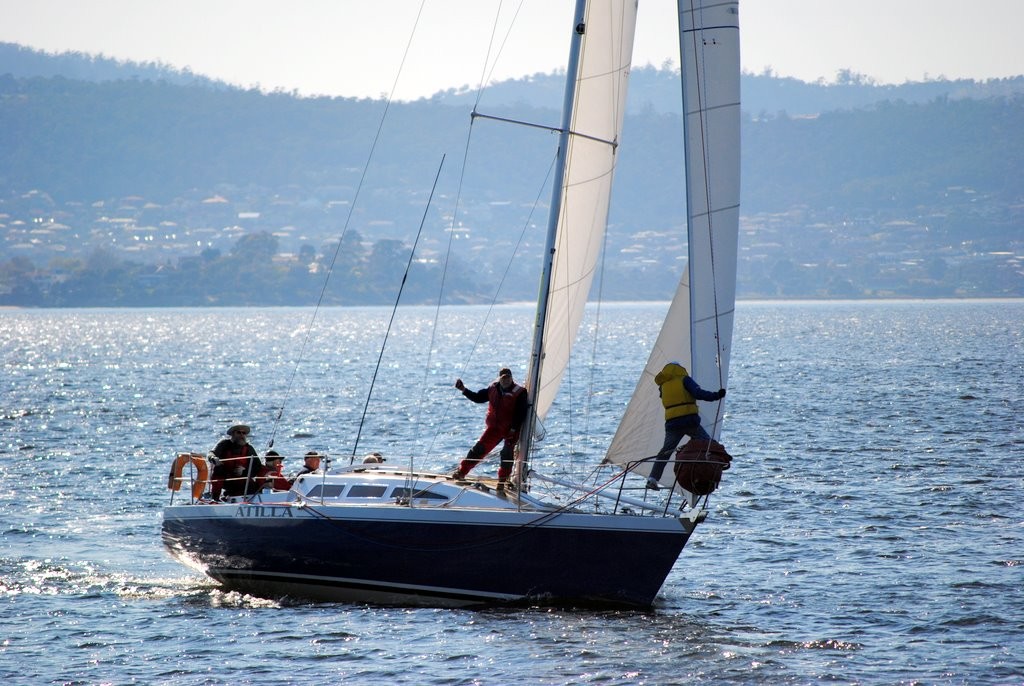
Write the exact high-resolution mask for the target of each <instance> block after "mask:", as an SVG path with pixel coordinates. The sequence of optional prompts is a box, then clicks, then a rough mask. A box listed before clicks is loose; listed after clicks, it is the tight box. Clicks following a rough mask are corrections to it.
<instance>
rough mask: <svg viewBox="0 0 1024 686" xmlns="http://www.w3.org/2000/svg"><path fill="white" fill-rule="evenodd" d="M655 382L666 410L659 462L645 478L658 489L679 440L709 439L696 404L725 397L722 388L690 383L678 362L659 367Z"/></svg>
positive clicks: (688, 377) (648, 483)
mask: <svg viewBox="0 0 1024 686" xmlns="http://www.w3.org/2000/svg"><path fill="white" fill-rule="evenodd" d="M654 383H656V384H658V394H659V395H660V396H661V404H662V406H663V407H664V408H665V443H664V444H663V445H662V446H661V451H660V452H658V459H657V460H656V461H655V462H654V467H652V468H651V475H650V476H649V477H647V487H648V488H651V489H654V490H657V489H658V488H659V485H658V481H659V480H660V479H661V475H662V474H663V473H664V472H665V465H666V464H668V458H669V455H670V454H671V453H672V451H673V450H675V449H676V446H678V445H679V441H681V440H683V436H689V437H690V438H695V439H698V440H704V441H710V440H711V437H710V436H708V432H707V431H705V430H704V427H703V426H701V425H700V414H698V411H697V401H698V400H707V401H713V400H721V399H722V398H724V397H725V389H724V388H721V389H719V390H718V391H717V392H716V391H705V390H704V389H703V388H701V387H700V386H699V385H698V384H697V382H696V381H694V380H693V377H691V376H690V374H689V372H687V371H686V367H684V366H683V365H681V364H679V363H678V362H669V363H668V364H666V365H665V366H664V367H662V369H661V371H660V372H658V375H657V376H655V377H654Z"/></svg>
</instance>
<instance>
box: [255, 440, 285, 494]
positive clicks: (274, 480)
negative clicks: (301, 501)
mask: <svg viewBox="0 0 1024 686" xmlns="http://www.w3.org/2000/svg"><path fill="white" fill-rule="evenodd" d="M263 460H264V461H265V462H266V463H267V465H266V466H265V467H263V469H261V470H260V477H259V480H258V481H259V483H258V484H257V485H258V486H259V487H260V488H266V487H267V486H270V487H271V488H272V489H274V490H275V491H287V490H288V489H289V488H291V487H292V485H291V483H290V482H289V481H288V479H287V478H285V475H284V474H283V473H282V472H281V467H282V466H283V461H284V458H283V457H282V456H281V455H280V454H278V452H277V451H276V450H268V451H267V454H266V455H264V456H263Z"/></svg>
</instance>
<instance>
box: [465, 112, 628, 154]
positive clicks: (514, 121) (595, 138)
mask: <svg viewBox="0 0 1024 686" xmlns="http://www.w3.org/2000/svg"><path fill="white" fill-rule="evenodd" d="M470 116H471V117H473V118H479V119H490V120H492V121H500V122H504V123H506V124H516V125H517V126H527V127H530V128H534V129H544V130H545V131H550V132H551V133H568V134H569V135H570V136H575V137H576V138H586V139H587V140H591V141H594V142H596V143H604V144H605V145H610V146H612V148H613V149H615V148H618V147H619V144H618V142H617V141H610V140H608V139H606V138H600V137H598V136H591V135H590V134H588V133H581V132H580V131H573V130H572V129H569V130H568V131H566V129H563V128H561V127H558V126H550V125H548V124H534V123H533V122H529V121H523V120H522V119H511V118H509V117H499V116H497V115H494V114H482V113H480V112H477V111H476V108H474V109H473V112H472V114H470Z"/></svg>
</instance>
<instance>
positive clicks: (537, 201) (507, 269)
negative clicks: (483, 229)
mask: <svg viewBox="0 0 1024 686" xmlns="http://www.w3.org/2000/svg"><path fill="white" fill-rule="evenodd" d="M556 158H557V154H556V157H555V158H552V160H551V164H550V165H549V166H548V171H547V174H545V175H544V180H543V181H542V182H541V184H540V187H539V188H538V189H537V197H536V198H535V199H534V201H533V206H532V207H531V208H530V214H529V215H528V216H527V217H526V220H525V221H524V222H523V229H522V231H520V233H519V238H518V239H517V240H516V244H515V246H514V247H513V248H512V253H511V255H510V256H509V259H508V262H507V263H506V265H505V271H504V273H503V274H502V276H501V279H500V280H499V281H498V286H497V288H495V290H494V296H493V297H492V298H491V302H490V305H489V306H488V308H487V312H486V313H485V314H484V321H483V323H481V324H480V328H479V329H478V330H477V335H476V339H475V340H474V341H473V345H472V347H471V348H470V353H469V355H467V356H466V359H465V362H464V363H463V366H462V371H461V372H460V376H461V375H462V373H464V372H465V371H466V369H468V368H469V360H471V359H472V358H473V356H474V355H475V353H476V351H477V349H478V348H479V347H480V342H481V339H482V338H483V332H484V329H485V328H486V326H487V322H488V321H490V318H491V314H492V313H493V312H494V307H495V304H496V303H497V301H498V294H499V293H501V289H502V286H504V284H505V280H506V279H507V278H508V275H509V273H510V272H511V271H512V263H513V262H514V261H515V257H516V255H517V254H518V253H519V250H520V248H521V247H522V244H523V240H524V239H525V237H526V232H527V230H529V228H530V224H531V220H532V219H533V215H534V213H535V212H536V210H537V207H538V205H539V204H540V199H541V197H542V196H543V194H544V191H545V189H546V188H547V185H548V180H549V179H550V178H551V172H552V170H553V169H554V167H555V159H556ZM454 402H455V399H454V397H453V398H450V399H449V400H448V404H447V406H446V407H445V411H444V412H443V413H442V416H441V418H442V420H443V419H444V418H445V417H447V416H448V410H449V409H450V408H451V406H452V403H454ZM435 439H436V434H435ZM431 445H433V442H431Z"/></svg>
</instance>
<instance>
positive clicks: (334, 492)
mask: <svg viewBox="0 0 1024 686" xmlns="http://www.w3.org/2000/svg"><path fill="white" fill-rule="evenodd" d="M344 490H345V486H344V485H342V484H317V485H316V486H314V487H313V488H311V489H310V491H309V493H307V494H306V497H307V498H340V497H341V494H342V492H343V491H344Z"/></svg>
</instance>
